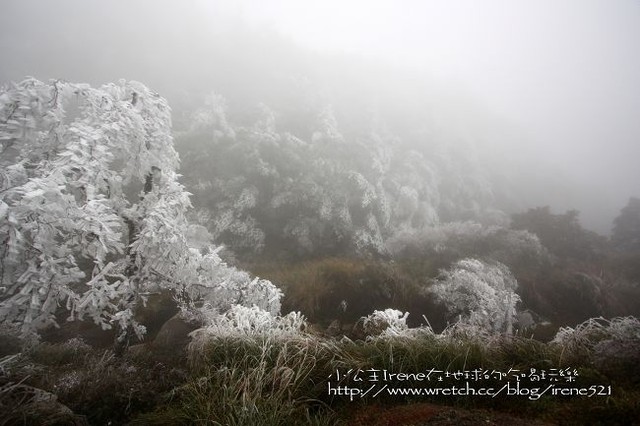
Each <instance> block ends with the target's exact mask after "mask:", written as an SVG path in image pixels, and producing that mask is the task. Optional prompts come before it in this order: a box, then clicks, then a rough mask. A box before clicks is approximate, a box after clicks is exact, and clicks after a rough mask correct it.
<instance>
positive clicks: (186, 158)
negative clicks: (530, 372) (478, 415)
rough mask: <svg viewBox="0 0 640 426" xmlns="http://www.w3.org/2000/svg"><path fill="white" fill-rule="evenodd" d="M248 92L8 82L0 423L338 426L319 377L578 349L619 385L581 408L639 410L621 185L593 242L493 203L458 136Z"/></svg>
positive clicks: (625, 416)
mask: <svg viewBox="0 0 640 426" xmlns="http://www.w3.org/2000/svg"><path fill="white" fill-rule="evenodd" d="M245 107H246V110H243V109H242V108H239V107H238V106H236V107H235V108H236V109H238V108H239V109H240V111H231V110H230V109H229V108H228V107H227V106H226V102H225V100H224V98H223V97H222V96H219V95H212V96H209V97H208V98H207V99H206V101H205V102H204V105H203V106H198V107H194V108H191V109H189V108H187V109H186V110H184V111H181V113H182V114H181V117H183V118H182V123H181V125H180V126H179V128H178V130H175V131H174V130H173V129H172V124H171V112H170V109H169V106H168V104H167V102H166V101H165V100H164V99H163V98H162V97H160V96H159V95H157V94H155V93H154V92H152V91H151V90H150V89H148V88H147V87H146V86H144V85H143V84H141V83H136V82H126V81H120V82H118V83H114V84H108V85H104V86H102V87H99V88H94V87H91V86H89V85H84V84H71V83H67V82H63V81H52V82H50V83H43V82H40V81H38V80H35V79H27V80H24V81H23V82H21V83H18V84H13V85H10V86H8V87H6V88H4V89H3V91H2V93H1V94H0V142H1V143H2V146H1V149H2V151H1V152H0V165H2V169H0V240H2V243H3V245H2V249H0V268H1V269H0V272H1V277H0V278H1V283H0V284H1V285H0V321H1V323H2V332H1V333H0V339H1V340H0V349H1V350H2V352H0V412H4V413H9V414H6V415H5V418H6V420H5V419H4V418H3V419H0V420H2V421H5V422H6V423H11V422H18V421H19V419H28V421H30V422H32V423H42V424H46V423H49V424H55V423H56V422H57V423H59V424H60V423H62V424H64V423H66V424H84V423H86V422H89V423H91V424H94V423H95V424H105V423H108V422H112V423H124V422H132V424H194V423H198V422H204V423H213V424H231V425H233V424H237V425H246V424H269V425H270V424H283V425H285V424H318V425H320V424H327V425H328V424H336V423H338V422H339V421H344V422H347V423H348V421H349V415H350V414H349V405H348V404H344V402H345V401H344V400H341V399H340V398H336V397H335V395H333V396H332V395H330V394H328V393H327V390H326V386H327V378H328V377H329V376H331V375H332V374H333V373H334V372H335V371H336V370H337V369H344V370H349V369H367V368H374V369H387V370H389V371H393V372H404V373H416V372H420V371H423V370H424V369H425V368H440V369H444V370H452V369H460V368H463V369H464V368H467V369H469V368H484V369H507V370H508V369H510V368H516V369H517V368H522V369H527V368H542V369H544V368H569V367H570V368H577V369H579V370H580V371H581V373H582V374H583V378H582V379H581V380H584V383H585V384H587V385H592V384H597V385H601V384H602V385H604V384H606V385H609V384H611V385H612V386H615V387H616V389H618V392H619V393H616V394H614V395H613V396H612V397H611V400H612V401H613V403H610V402H602V401H600V400H598V401H597V402H596V403H595V404H596V406H597V408H598V410H599V411H598V412H597V413H596V414H595V417H594V418H596V419H597V420H598V421H606V419H608V418H610V417H611V416H617V418H619V419H621V422H623V423H624V422H625V421H627V420H629V419H633V418H634V416H638V415H640V413H638V409H637V407H636V406H635V405H634V404H633V403H632V402H631V401H633V400H634V399H636V398H637V397H638V396H640V394H639V392H640V391H639V390H638V383H639V382H638V380H639V379H638V377H639V376H638V368H637V366H638V365H639V364H640V362H639V361H640V360H639V359H638V354H639V353H640V334H639V333H640V331H639V330H640V326H639V324H638V320H637V318H636V316H638V315H639V314H640V301H639V300H640V286H639V283H640V271H639V270H638V267H637V265H638V264H640V254H639V252H638V247H637V244H636V243H637V241H638V239H639V238H640V230H639V228H638V226H637V224H638V223H640V210H638V208H637V204H638V203H637V200H636V199H633V198H632V199H631V200H630V201H629V205H628V206H627V207H625V208H624V209H623V210H622V211H621V213H620V216H619V217H618V218H617V219H616V220H615V223H614V224H615V227H614V235H613V237H612V239H611V240H607V239H606V238H604V237H601V236H598V235H597V234H595V233H593V232H590V231H587V230H585V229H584V228H582V226H581V225H580V222H579V216H578V213H577V212H575V211H569V212H567V213H564V214H554V213H552V212H551V210H550V209H549V208H544V207H543V208H534V209H529V210H527V211H524V212H520V213H515V214H512V215H511V216H510V215H509V214H507V213H506V210H505V209H504V208H503V206H502V205H501V203H500V202H498V200H499V199H502V200H503V201H504V198H505V197H506V195H505V194H506V192H508V191H506V192H505V191H504V187H500V186H499V185H498V186H497V185H495V182H493V181H492V179H491V177H490V175H491V173H490V168H489V167H488V166H487V165H485V164H483V163H482V162H481V161H480V156H479V155H478V154H477V152H476V151H475V149H474V143H473V140H472V139H469V140H463V141H462V142H460V141H459V140H457V141H456V142H455V143H453V142H452V140H451V138H448V137H446V135H443V134H442V133H439V132H435V131H434V132H424V131H422V130H421V131H418V130H416V131H415V133H413V134H412V133H411V132H408V131H407V130H406V129H405V130H404V131H403V132H400V131H399V129H398V128H394V126H392V125H389V126H386V125H384V117H377V119H376V120H356V119H355V118H354V119H353V120H351V118H352V117H350V116H349V114H348V113H345V111H344V110H341V111H342V112H341V113H339V114H338V113H336V112H335V110H334V109H333V108H332V107H331V106H330V105H329V104H325V103H322V104H314V105H311V106H309V108H307V109H305V110H302V111H295V112H292V111H291V110H282V111H280V110H277V109H272V108H270V107H268V106H266V105H263V104H260V105H259V106H257V107H256V108H253V109H252V108H249V107H248V106H245ZM247 111H248V112H247ZM353 123H355V124H353ZM396 131H397V132H398V133H397V134H396V133H394V132H396ZM407 135H409V136H407ZM416 135H419V136H416ZM174 137H175V141H176V143H175V146H174ZM417 137H420V138H425V139H426V140H425V143H424V144H423V145H421V146H422V149H421V150H416V149H414V148H415V143H414V142H415V141H414V140H413V138H417ZM461 146H464V149H461V148H460V147H461ZM179 157H180V159H181V161H182V173H183V174H184V176H181V175H179V174H178V165H179ZM503 186H504V184H503ZM191 203H193V205H194V207H193V208H192V206H191ZM503 204H504V203H503ZM507 204H508V203H507ZM256 275H257V276H260V277H264V278H258V277H256ZM592 317H593V318H599V319H590V318H592ZM605 318H608V319H605ZM585 321H586V322H585ZM52 328H57V329H54V330H52ZM134 334H135V335H137V336H138V340H135V339H131V337H132V335H134ZM159 376H161V378H160V379H159V378H158V377H159ZM104 395H109V396H108V397H104ZM415 400H416V399H415V398H411V397H402V398H400V397H397V396H396V397H385V398H382V402H383V403H389V404H403V403H407V402H414V401H415ZM433 400H435V401H438V402H442V401H441V400H438V399H437V398H434V399H433ZM43 401H44V402H43ZM544 401H545V404H546V405H545V406H544V407H542V408H540V409H538V408H534V407H533V406H527V407H525V408H523V412H526V413H527V414H528V415H531V416H537V417H541V418H551V419H557V418H558V417H557V416H561V415H564V414H566V410H571V412H572V413H577V416H576V417H575V419H574V420H575V422H577V423H583V421H586V420H588V419H591V418H592V417H589V416H591V415H592V414H593V413H591V414H580V413H581V410H583V408H584V407H585V406H586V405H587V404H586V403H585V402H584V401H583V400H579V399H572V400H570V401H569V402H568V403H566V406H564V405H563V403H562V402H559V401H554V400H553V399H544ZM608 401H609V400H608ZM363 402H364V403H368V402H369V401H366V400H365V401H363ZM455 402H456V403H458V404H464V403H465V401H462V400H456V401H455ZM485 403H486V405H487V406H489V405H491V406H492V407H493V408H500V409H503V408H508V407H509V403H507V402H504V403H502V402H501V403H497V402H495V401H492V402H491V403H489V402H486V401H484V402H478V401H475V400H474V402H473V403H470V404H480V405H482V404H485ZM514 404H516V405H517V404H519V403H514ZM9 407H11V411H9Z"/></svg>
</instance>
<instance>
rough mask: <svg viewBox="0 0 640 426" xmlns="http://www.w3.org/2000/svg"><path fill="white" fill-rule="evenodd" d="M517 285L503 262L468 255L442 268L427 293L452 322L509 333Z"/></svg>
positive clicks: (516, 298)
mask: <svg viewBox="0 0 640 426" xmlns="http://www.w3.org/2000/svg"><path fill="white" fill-rule="evenodd" d="M516 287H517V282H516V280H515V278H514V277H513V275H512V274H511V272H510V271H509V268H507V267H506V266H505V265H503V264H501V263H498V262H495V263H486V262H483V261H481V260H478V259H471V258H469V259H463V260H460V261H458V262H456V263H455V264H454V265H453V266H452V267H451V268H450V269H449V270H444V271H441V273H440V276H439V277H438V278H437V279H436V280H434V282H433V284H432V285H431V286H430V287H429V288H428V292H429V293H430V294H431V295H433V297H434V298H435V299H436V301H437V302H439V303H440V304H442V305H443V307H444V308H445V310H446V311H447V314H448V317H449V320H450V321H452V322H453V321H459V322H463V323H466V324H469V325H474V326H478V327H480V328H481V329H485V330H488V331H491V332H494V333H498V332H506V333H511V332H512V324H513V320H514V316H515V314H516V309H515V306H516V303H517V302H518V301H520V297H519V296H518V295H517V294H516V293H515V289H516Z"/></svg>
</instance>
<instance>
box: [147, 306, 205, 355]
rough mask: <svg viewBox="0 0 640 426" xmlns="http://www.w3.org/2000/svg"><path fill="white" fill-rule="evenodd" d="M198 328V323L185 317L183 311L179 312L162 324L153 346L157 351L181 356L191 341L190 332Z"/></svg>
mask: <svg viewBox="0 0 640 426" xmlns="http://www.w3.org/2000/svg"><path fill="white" fill-rule="evenodd" d="M197 328H199V325H198V324H196V323H193V322H190V321H187V320H185V319H183V318H182V315H181V313H177V314H175V315H174V316H173V317H171V318H170V319H169V320H168V321H167V322H165V323H164V324H163V325H162V327H161V328H160V331H158V334H157V335H156V338H155V339H154V340H153V342H152V343H151V348H152V350H153V351H154V352H156V353H160V354H166V355H172V354H175V355H180V356H181V355H182V354H183V351H184V349H185V348H186V347H187V345H188V344H189V342H190V341H191V338H190V337H189V333H191V332H192V331H193V330H195V329H197Z"/></svg>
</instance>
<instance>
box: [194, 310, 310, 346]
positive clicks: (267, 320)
mask: <svg viewBox="0 0 640 426" xmlns="http://www.w3.org/2000/svg"><path fill="white" fill-rule="evenodd" d="M305 328H306V321H305V319H304V317H303V316H302V315H301V314H300V313H299V312H290V313H288V314H287V315H284V316H279V315H272V314H271V313H269V312H267V311H265V310H263V309H260V308H259V307H257V306H252V307H250V308H249V307H246V306H241V305H234V306H232V307H231V308H230V309H229V310H227V311H226V312H224V313H222V314H218V313H215V311H214V310H212V311H210V312H209V314H208V315H207V316H206V317H205V326H204V327H202V328H200V329H198V330H195V331H193V332H192V333H191V337H192V338H193V343H192V345H194V346H198V345H199V344H202V343H204V342H206V341H207V340H208V339H211V338H218V337H242V338H245V337H249V338H255V337H265V338H269V339H282V338H288V337H293V336H301V335H302V334H303V332H304V329H305Z"/></svg>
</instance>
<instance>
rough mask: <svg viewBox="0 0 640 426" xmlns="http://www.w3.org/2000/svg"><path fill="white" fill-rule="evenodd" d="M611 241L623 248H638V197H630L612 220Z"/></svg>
mask: <svg viewBox="0 0 640 426" xmlns="http://www.w3.org/2000/svg"><path fill="white" fill-rule="evenodd" d="M611 241H612V242H613V244H614V245H615V246H616V247H619V248H621V249H624V250H634V251H639V250H640V198H635V197H631V198H630V199H629V202H628V203H627V205H626V206H625V207H624V208H623V209H622V210H620V214H619V215H618V217H616V218H615V219H614V221H613V233H612V235H611Z"/></svg>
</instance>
